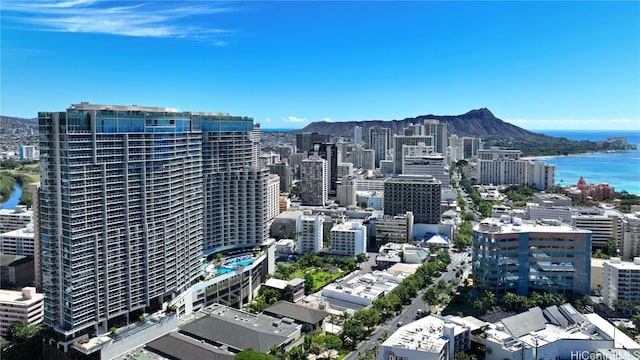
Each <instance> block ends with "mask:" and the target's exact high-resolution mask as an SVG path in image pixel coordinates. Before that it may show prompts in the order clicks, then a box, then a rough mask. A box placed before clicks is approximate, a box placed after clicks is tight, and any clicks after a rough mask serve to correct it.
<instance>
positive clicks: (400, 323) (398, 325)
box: [396, 321, 404, 327]
mask: <svg viewBox="0 0 640 360" xmlns="http://www.w3.org/2000/svg"><path fill="white" fill-rule="evenodd" d="M402 325H404V323H403V322H402V321H398V324H396V326H397V327H401V326H402Z"/></svg>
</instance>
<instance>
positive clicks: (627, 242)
mask: <svg viewBox="0 0 640 360" xmlns="http://www.w3.org/2000/svg"><path fill="white" fill-rule="evenodd" d="M620 251H621V252H622V258H623V259H633V258H634V257H636V256H640V211H636V212H634V213H633V214H625V215H624V218H623V219H622V241H621V244H620Z"/></svg>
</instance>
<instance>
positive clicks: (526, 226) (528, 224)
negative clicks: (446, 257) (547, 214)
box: [473, 215, 591, 234]
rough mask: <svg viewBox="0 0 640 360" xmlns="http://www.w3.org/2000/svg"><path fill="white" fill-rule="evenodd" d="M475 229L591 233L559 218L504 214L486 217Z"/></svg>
mask: <svg viewBox="0 0 640 360" xmlns="http://www.w3.org/2000/svg"><path fill="white" fill-rule="evenodd" d="M473 230H474V231H482V232H496V233H503V234H504V233H521V232H531V233H559V232H563V233H585V234H587V233H590V232H591V231H589V230H583V229H578V228H575V227H573V226H571V225H568V224H566V223H563V222H561V221H559V220H548V221H546V220H522V219H520V218H517V217H515V218H511V217H510V216H508V215H503V216H501V217H500V218H494V217H491V218H486V219H484V220H482V222H480V223H479V224H477V225H476V226H474V227H473Z"/></svg>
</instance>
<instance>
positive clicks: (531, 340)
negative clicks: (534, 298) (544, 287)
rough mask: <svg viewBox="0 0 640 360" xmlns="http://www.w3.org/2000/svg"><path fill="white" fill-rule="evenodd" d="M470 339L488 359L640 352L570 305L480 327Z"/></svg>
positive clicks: (530, 359) (592, 316)
mask: <svg viewBox="0 0 640 360" xmlns="http://www.w3.org/2000/svg"><path fill="white" fill-rule="evenodd" d="M482 328H483V329H484V331H482V332H481V333H479V334H478V335H476V336H474V338H473V340H474V341H476V342H479V343H480V344H482V345H484V346H485V347H486V348H487V349H488V351H487V352H486V359H487V360H504V359H509V360H535V359H582V358H584V357H583V356H584V354H587V357H586V358H588V359H593V357H589V354H590V353H594V355H595V353H596V352H598V351H600V350H602V349H613V348H622V347H625V348H627V349H640V344H637V343H635V342H634V341H633V340H631V339H630V338H629V337H627V336H626V335H624V334H623V333H622V332H621V331H619V330H618V331H616V330H615V328H614V326H613V325H611V324H610V323H609V322H607V321H606V320H605V319H603V318H601V317H600V316H598V315H597V314H584V315H583V314H580V313H579V312H578V311H577V310H576V309H575V308H573V307H572V306H571V305H570V304H563V305H560V306H550V307H547V308H545V309H541V308H539V307H535V308H531V309H529V310H528V311H525V312H522V313H520V314H516V315H513V316H510V317H507V318H504V319H502V320H501V321H498V322H496V323H493V324H487V325H485V326H483V327H482Z"/></svg>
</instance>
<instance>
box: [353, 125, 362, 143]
mask: <svg viewBox="0 0 640 360" xmlns="http://www.w3.org/2000/svg"><path fill="white" fill-rule="evenodd" d="M353 143H354V144H356V145H360V144H362V126H358V125H356V126H354V127H353Z"/></svg>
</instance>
